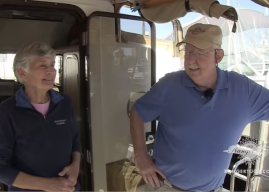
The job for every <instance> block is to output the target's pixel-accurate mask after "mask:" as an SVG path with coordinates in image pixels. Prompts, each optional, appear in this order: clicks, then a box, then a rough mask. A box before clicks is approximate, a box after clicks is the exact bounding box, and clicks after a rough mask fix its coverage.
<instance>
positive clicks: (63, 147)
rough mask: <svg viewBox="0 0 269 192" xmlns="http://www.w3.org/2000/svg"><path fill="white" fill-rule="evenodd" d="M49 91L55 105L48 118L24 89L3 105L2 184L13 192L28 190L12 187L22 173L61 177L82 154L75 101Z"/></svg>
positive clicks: (0, 107) (0, 118)
mask: <svg viewBox="0 0 269 192" xmlns="http://www.w3.org/2000/svg"><path fill="white" fill-rule="evenodd" d="M49 92H50V95H51V102H50V106H49V110H48V113H47V114H46V116H43V115H42V114H41V113H39V112H38V111H36V109H35V108H34V107H33V106H32V105H31V103H30V102H29V100H28V98H27V97H26V95H25V92H24V87H22V88H21V89H20V90H19V91H18V92H17V93H16V95H15V96H13V97H12V98H10V99H8V100H6V101H4V102H3V103H1V104H0V182H1V183H4V184H6V185H8V186H9V190H11V191H22V190H23V191H26V190H24V189H19V188H16V187H13V186H12V183H13V182H14V180H15V178H16V177H17V175H18V173H19V172H20V171H22V172H24V173H27V174H30V175H33V176H39V177H45V178H52V177H59V175H58V174H59V173H60V172H61V171H62V170H63V168H64V167H66V166H68V165H70V164H71V162H72V153H73V152H74V151H78V152H81V146H80V140H79V129H78V126H77V121H76V117H75V115H74V112H73V107H72V102H71V99H70V98H69V97H67V96H66V95H62V94H60V93H58V92H56V91H54V90H50V91H49ZM78 187H79V185H77V186H76V188H77V189H78Z"/></svg>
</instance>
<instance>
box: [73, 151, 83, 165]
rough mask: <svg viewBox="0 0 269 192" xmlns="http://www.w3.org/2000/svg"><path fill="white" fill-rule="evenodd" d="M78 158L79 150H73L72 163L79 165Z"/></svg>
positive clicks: (79, 155)
mask: <svg viewBox="0 0 269 192" xmlns="http://www.w3.org/2000/svg"><path fill="white" fill-rule="evenodd" d="M80 160H81V154H80V152H78V151H75V152H73V154H72V164H73V165H78V166H79V165H80Z"/></svg>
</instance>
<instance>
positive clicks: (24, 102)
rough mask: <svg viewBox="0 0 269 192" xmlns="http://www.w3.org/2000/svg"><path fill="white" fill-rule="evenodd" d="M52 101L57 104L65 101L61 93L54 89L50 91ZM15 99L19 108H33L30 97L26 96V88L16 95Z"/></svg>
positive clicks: (22, 88)
mask: <svg viewBox="0 0 269 192" xmlns="http://www.w3.org/2000/svg"><path fill="white" fill-rule="evenodd" d="M49 93H50V96H51V101H52V102H53V103H54V104H56V103H58V102H59V101H61V100H62V99H63V96H61V94H60V93H58V92H56V91H54V90H53V89H51V90H49ZM15 99H16V102H17V104H16V105H17V106H18V107H24V108H33V106H32V104H31V103H30V101H29V99H28V97H27V96H26V94H25V87H24V86H22V87H21V88H20V89H19V90H18V91H17V93H16V94H15Z"/></svg>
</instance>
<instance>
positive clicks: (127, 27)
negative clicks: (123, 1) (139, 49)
mask: <svg viewBox="0 0 269 192" xmlns="http://www.w3.org/2000/svg"><path fill="white" fill-rule="evenodd" d="M219 2H220V4H223V5H227V0H219ZM229 2H230V5H231V6H233V7H235V8H248V9H252V10H256V11H259V12H261V13H264V14H265V13H266V9H265V7H262V6H260V5H258V4H256V3H254V2H252V1H251V0H230V1H229ZM120 12H121V13H123V14H128V15H136V16H139V15H138V12H131V10H130V9H129V8H125V7H123V8H122V9H121V11H120ZM268 14H269V10H268ZM199 16H201V14H198V13H188V14H187V15H185V16H184V17H182V18H179V21H180V22H181V24H182V25H184V24H185V23H188V22H190V21H192V20H194V19H195V18H197V17H199ZM121 23H122V30H124V31H128V32H133V33H138V34H142V23H141V22H139V21H128V20H122V21H121ZM155 26H156V36H157V39H164V38H165V37H167V36H168V35H169V34H171V32H172V30H173V27H172V23H171V22H169V23H164V24H155ZM146 31H149V32H150V27H149V25H148V24H147V23H146Z"/></svg>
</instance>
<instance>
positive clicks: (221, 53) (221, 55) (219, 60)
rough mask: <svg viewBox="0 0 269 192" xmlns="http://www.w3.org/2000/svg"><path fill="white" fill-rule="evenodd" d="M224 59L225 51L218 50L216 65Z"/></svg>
mask: <svg viewBox="0 0 269 192" xmlns="http://www.w3.org/2000/svg"><path fill="white" fill-rule="evenodd" d="M223 57H224V51H223V49H217V50H216V62H217V63H216V64H218V63H220V62H221V60H222V59H223Z"/></svg>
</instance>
